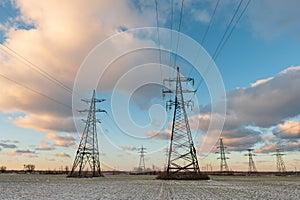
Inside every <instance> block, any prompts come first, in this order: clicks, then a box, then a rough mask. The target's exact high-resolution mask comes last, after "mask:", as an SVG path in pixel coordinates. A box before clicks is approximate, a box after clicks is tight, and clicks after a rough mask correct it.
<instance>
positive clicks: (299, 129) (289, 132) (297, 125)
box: [273, 120, 300, 139]
mask: <svg viewBox="0 0 300 200" xmlns="http://www.w3.org/2000/svg"><path fill="white" fill-rule="evenodd" d="M273 134H274V135H276V136H277V137H280V138H283V139H293V138H294V139H300V122H297V121H291V120H288V121H285V122H283V123H281V124H279V125H277V128H276V129H275V130H274V131H273Z"/></svg>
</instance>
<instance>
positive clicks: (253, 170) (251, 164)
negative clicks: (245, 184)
mask: <svg viewBox="0 0 300 200" xmlns="http://www.w3.org/2000/svg"><path fill="white" fill-rule="evenodd" d="M252 151H253V149H248V153H247V154H245V156H248V157H249V168H248V173H249V174H253V173H257V169H256V167H255V164H254V161H253V156H255V154H254V153H252Z"/></svg>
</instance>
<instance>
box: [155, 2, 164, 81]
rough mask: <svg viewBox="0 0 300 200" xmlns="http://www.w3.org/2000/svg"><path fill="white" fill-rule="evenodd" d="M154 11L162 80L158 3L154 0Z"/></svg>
mask: <svg viewBox="0 0 300 200" xmlns="http://www.w3.org/2000/svg"><path fill="white" fill-rule="evenodd" d="M155 12H156V31H157V39H158V48H159V69H160V78H161V81H162V80H163V76H162V69H161V49H160V37H159V21H158V3H157V0H155Z"/></svg>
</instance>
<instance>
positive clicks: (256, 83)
mask: <svg viewBox="0 0 300 200" xmlns="http://www.w3.org/2000/svg"><path fill="white" fill-rule="evenodd" d="M272 79H273V77H270V78H266V79H261V80H257V81H256V82H255V83H252V84H251V87H256V86H259V85H261V84H263V83H266V82H268V81H270V80H272Z"/></svg>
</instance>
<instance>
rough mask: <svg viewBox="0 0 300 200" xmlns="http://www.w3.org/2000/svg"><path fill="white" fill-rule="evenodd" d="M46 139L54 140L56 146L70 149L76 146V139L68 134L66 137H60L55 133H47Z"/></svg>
mask: <svg viewBox="0 0 300 200" xmlns="http://www.w3.org/2000/svg"><path fill="white" fill-rule="evenodd" d="M45 137H46V138H47V139H50V140H53V141H54V146H60V147H70V146H73V145H75V138H74V137H73V136H72V135H71V134H67V135H66V136H60V135H57V134H55V133H47V134H46V135H45Z"/></svg>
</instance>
